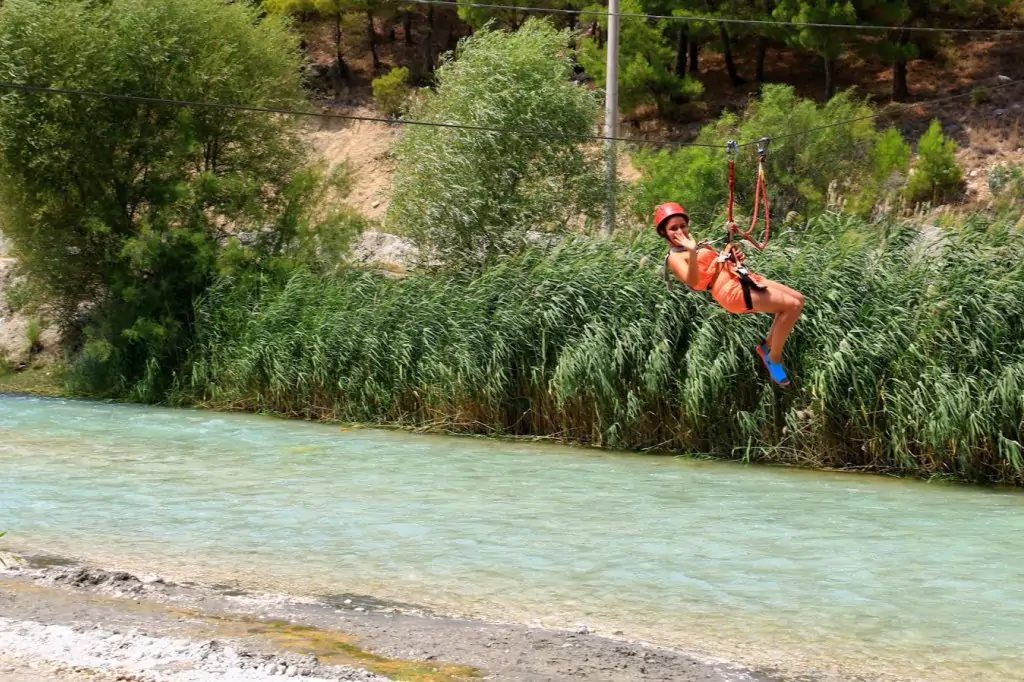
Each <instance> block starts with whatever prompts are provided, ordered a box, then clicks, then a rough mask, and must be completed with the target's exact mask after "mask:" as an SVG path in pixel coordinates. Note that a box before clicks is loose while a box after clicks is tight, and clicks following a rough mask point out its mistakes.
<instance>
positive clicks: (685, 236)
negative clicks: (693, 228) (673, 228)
mask: <svg viewBox="0 0 1024 682" xmlns="http://www.w3.org/2000/svg"><path fill="white" fill-rule="evenodd" d="M679 245H680V246H682V247H683V248H684V249H686V250H687V251H696V250H697V242H696V241H694V239H693V236H692V235H691V234H690V232H689V231H686V232H683V233H682V234H680V235H679Z"/></svg>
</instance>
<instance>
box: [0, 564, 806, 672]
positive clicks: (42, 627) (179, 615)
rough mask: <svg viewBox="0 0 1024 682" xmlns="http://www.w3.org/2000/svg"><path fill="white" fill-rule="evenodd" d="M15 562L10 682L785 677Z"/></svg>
mask: <svg viewBox="0 0 1024 682" xmlns="http://www.w3.org/2000/svg"><path fill="white" fill-rule="evenodd" d="M6 559H7V563H8V564H12V563H14V564H17V565H15V566H13V567H11V568H8V569H3V570H0V652H2V653H0V682H16V681H17V682H21V681H23V680H24V681H27V680H30V679H31V680H33V681H42V682H49V680H51V679H52V680H57V679H61V680H64V679H67V680H77V679H83V680H84V679H88V680H133V681H137V682H208V681H209V682H213V681H215V680H216V681H219V680H246V681H249V682H262V681H263V680H269V679H277V678H280V677H282V676H284V677H293V678H295V679H297V680H306V681H308V682H320V681H321V680H364V681H366V682H376V681H378V680H386V679H395V680H403V679H404V680H418V681H420V682H449V681H451V682H455V681H456V680H468V679H487V680H509V681H524V682H525V681H530V682H533V681H540V680H545V681H555V680H574V681H575V680H588V681H591V680H594V681H596V680H609V681H610V680H666V681H672V682H675V681H687V682H698V681H699V682H725V681H740V680H742V681H744V682H759V681H763V682H767V681H769V680H783V679H786V678H785V677H783V676H779V675H776V674H773V673H771V672H770V671H752V670H745V669H742V668H740V667H737V666H732V665H730V664H727V663H723V662H714V661H701V660H697V659H696V658H693V657H691V656H688V655H686V654H684V653H681V652H677V651H672V650H668V649H664V648H658V647H653V646H647V645H644V644H642V643H638V642H630V641H624V640H618V639H614V638H607V637H599V636H595V635H591V634H589V633H588V632H587V629H586V627H585V626H580V627H579V628H577V629H576V630H575V631H564V630H551V629H541V628H531V627H527V626H523V625H516V624H501V623H487V622H482V621H472V620H461V619H454V618H447V617H442V616H438V615H436V614H431V613H429V612H426V611H424V610H423V609H419V608H417V607H415V606H413V605H408V604H397V603H393V602H385V601H381V600H377V599H373V598H372V597H366V596H361V595H346V594H339V595H334V596H331V597H323V598H320V599H300V598H293V597H289V596H285V595H271V594H256V593H249V592H246V591H244V590H240V589H237V588H230V587H227V586H216V585H198V584H192V583H183V584H175V583H172V582H169V581H166V580H163V579H161V578H160V577H158V576H152V575H150V576H145V575H141V576H140V575H133V574H131V573H126V572H120V571H108V570H104V569H99V568H91V567H85V566H78V565H44V564H49V563H52V561H53V559H52V558H49V559H42V558H40V557H20V558H19V557H15V561H14V562H12V561H11V557H10V555H7V556H6ZM60 563H65V562H64V561H63V560H62V561H60ZM801 679H804V680H810V679H812V678H806V677H804V678H801Z"/></svg>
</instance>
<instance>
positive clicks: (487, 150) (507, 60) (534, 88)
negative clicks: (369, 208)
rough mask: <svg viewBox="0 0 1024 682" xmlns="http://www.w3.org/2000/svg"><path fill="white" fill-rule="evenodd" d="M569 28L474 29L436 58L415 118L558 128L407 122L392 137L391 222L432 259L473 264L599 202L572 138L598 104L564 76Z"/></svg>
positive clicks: (594, 169)
mask: <svg viewBox="0 0 1024 682" xmlns="http://www.w3.org/2000/svg"><path fill="white" fill-rule="evenodd" d="M568 37H569V34H568V32H565V31H556V30H555V29H554V28H552V27H551V25H550V24H549V23H548V22H547V21H545V20H538V19H531V20H529V21H527V22H526V23H525V24H524V25H523V26H522V28H520V29H519V30H518V31H516V32H515V33H507V32H503V31H494V30H488V29H484V30H480V31H478V32H476V33H475V34H473V36H471V37H470V38H467V39H466V40H464V41H462V42H461V43H460V45H459V50H458V57H457V58H455V59H451V58H448V59H446V60H445V61H443V63H442V65H441V66H440V67H439V68H438V70H437V72H436V73H435V80H436V83H437V91H436V93H429V94H427V95H426V96H425V97H424V98H423V100H422V101H421V102H418V103H416V104H415V105H414V108H413V111H414V112H415V118H417V119H421V120H427V121H446V122H458V123H463V124H470V125H475V126H487V127H496V128H503V129H521V130H534V131H545V132H552V133H559V134H563V135H567V136H566V137H550V136H538V135H526V134H515V133H511V132H490V131H483V130H474V129H454V128H439V127H427V126H409V127H407V128H406V129H405V131H404V132H403V135H402V137H401V138H400V139H399V140H398V141H397V143H396V145H395V147H394V151H395V155H396V157H397V159H398V163H397V166H396V168H395V175H394V183H393V187H392V196H393V199H392V201H391V205H390V207H389V211H388V217H387V220H388V223H389V224H390V225H391V226H392V229H393V230H394V231H396V232H400V233H403V234H406V235H409V236H410V237H411V238H413V239H414V240H415V241H416V242H417V243H418V244H419V245H420V246H422V247H423V248H424V250H428V251H429V253H430V254H431V256H432V257H434V258H436V259H438V260H439V261H441V262H447V263H469V264H473V263H481V262H484V261H487V260H489V259H493V258H495V257H496V256H498V255H499V254H503V253H511V252H514V251H516V250H518V249H521V248H523V246H524V245H525V244H526V243H527V240H528V239H530V238H531V235H543V234H544V233H545V232H558V231H563V230H564V229H565V228H566V224H567V222H568V221H569V220H570V219H573V218H576V217H577V216H579V215H580V214H593V213H596V212H598V211H600V210H601V198H602V187H601V175H600V166H599V165H597V164H594V163H592V162H591V161H590V160H588V159H587V157H586V156H585V155H584V152H583V149H582V146H581V144H580V140H579V139H577V138H574V137H571V136H572V135H577V136H578V135H590V134H593V130H594V122H595V121H596V119H597V116H598V103H597V99H596V97H595V95H594V93H593V92H591V91H590V90H588V89H586V88H582V87H579V86H578V85H576V84H574V83H573V82H572V81H571V80H570V76H571V74H572V63H571V61H570V57H569V55H567V54H566V50H565V45H566V42H567V40H568Z"/></svg>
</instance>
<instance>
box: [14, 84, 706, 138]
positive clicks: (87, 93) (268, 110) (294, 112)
mask: <svg viewBox="0 0 1024 682" xmlns="http://www.w3.org/2000/svg"><path fill="white" fill-rule="evenodd" d="M0 89H2V90H22V91H27V92H41V93H46V94H52V95H76V96H82V97H96V98H100V99H116V100H124V101H128V102H143V103H146V104H168V105H175V106H181V107H205V108H209V109H231V110H234V111H249V112H254V113H261V114H284V115H287V116H308V117H317V118H340V119H346V120H351V121H371V122H376V123H396V124H399V125H418V126H430V127H435V128H457V129H466V130H481V131H486V132H494V133H513V134H516V135H527V136H533V137H557V138H573V139H580V140H612V141H617V142H635V143H639V144H643V143H647V144H678V145H686V146H691V147H715V148H718V146H719V145H711V144H697V143H695V142H673V141H671V140H645V139H644V138H642V137H607V136H601V135H585V134H582V133H565V132H560V131H557V130H530V129H526V128H503V127H500V126H484V125H473V124H471V123H445V122H443V121H417V120H413V119H395V118H385V117H382V116H361V115H359V114H341V113H337V112H318V111H302V110H300V109H278V108H274V107H254V106H247V105H244V104H225V103H221V102H194V101H190V100H181V99H162V98H159V97H143V96H140V95H119V94H115V93H109V92H97V91H95V90H72V89H68V88H50V87H45V86H42V85H24V84H21V83H4V82H0Z"/></svg>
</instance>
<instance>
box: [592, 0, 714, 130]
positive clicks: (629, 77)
mask: <svg viewBox="0 0 1024 682" xmlns="http://www.w3.org/2000/svg"><path fill="white" fill-rule="evenodd" d="M588 10H589V11H590V12H591V13H593V14H591V15H590V16H597V18H598V23H599V24H600V26H601V28H602V29H603V30H607V28H608V17H607V16H602V15H598V14H596V12H597V11H599V10H598V9H597V8H594V7H591V8H588ZM621 11H622V12H624V13H641V12H643V8H642V6H641V5H640V3H639V1H638V0H624V1H623V2H622V5H621ZM586 16H587V14H584V17H586ZM672 59H673V51H672V48H671V47H670V46H669V44H668V40H667V39H666V38H665V35H664V22H660V23H658V24H650V23H647V22H645V21H642V20H640V19H637V18H628V19H624V20H622V21H620V23H619V110H620V111H622V112H623V113H629V112H632V111H633V110H634V109H636V108H637V107H639V106H641V105H643V104H655V105H657V107H658V112H659V114H661V115H665V114H666V113H667V111H668V107H669V105H670V104H672V103H674V102H686V101H689V100H691V99H693V98H696V97H698V96H699V95H700V94H701V93H702V92H703V91H704V86H703V85H702V84H701V83H700V82H699V81H697V80H694V79H692V78H689V77H680V76H678V75H677V74H675V73H672V71H671V70H670V69H669V67H670V65H671V64H672ZM579 60H580V64H581V65H582V66H583V68H584V69H586V71H587V73H588V74H590V75H591V77H593V78H594V80H596V81H597V82H598V83H600V84H602V85H603V84H604V81H605V77H606V73H607V69H606V66H607V61H606V57H605V50H604V48H603V47H601V46H600V45H599V44H598V41H596V40H595V39H594V38H591V37H585V38H583V40H582V41H581V45H580V54H579Z"/></svg>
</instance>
